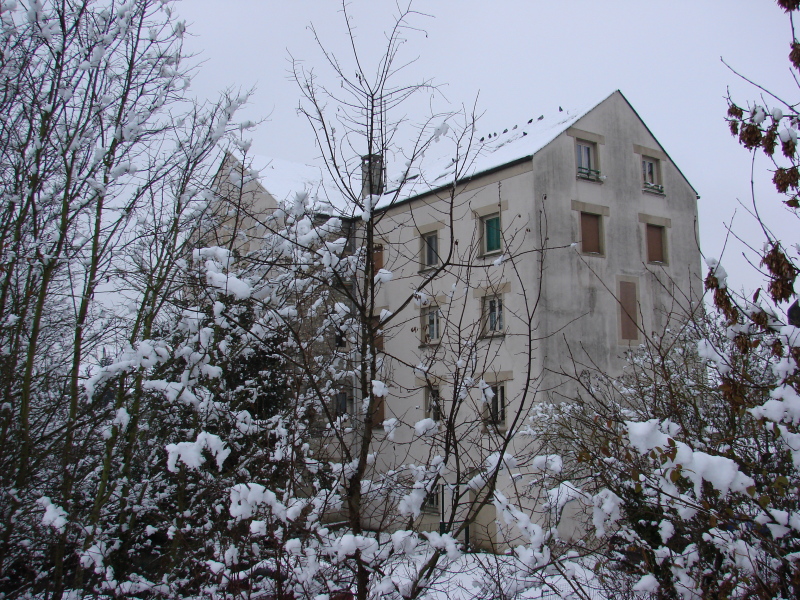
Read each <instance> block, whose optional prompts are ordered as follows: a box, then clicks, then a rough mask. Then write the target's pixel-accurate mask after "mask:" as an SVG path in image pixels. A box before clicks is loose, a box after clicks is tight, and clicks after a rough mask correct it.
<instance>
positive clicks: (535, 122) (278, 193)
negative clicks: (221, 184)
mask: <svg viewBox="0 0 800 600" xmlns="http://www.w3.org/2000/svg"><path fill="white" fill-rule="evenodd" d="M610 95H611V94H609V96H610ZM609 96H606V97H605V98H603V99H602V100H600V101H598V102H593V103H591V104H588V105H586V106H585V107H582V108H579V109H570V108H562V107H561V106H558V105H554V106H553V107H552V108H551V109H548V110H546V111H542V112H539V113H538V114H536V113H533V115H532V116H529V118H526V119H522V120H519V121H517V122H516V123H514V122H511V123H509V124H508V126H507V127H502V128H497V129H488V128H483V127H481V126H480V125H479V126H478V127H477V133H476V135H475V137H474V139H475V141H474V144H475V145H477V151H476V152H473V156H472V157H471V161H470V163H469V164H468V165H467V168H466V169H463V170H462V172H461V173H460V176H459V180H464V179H467V178H471V177H474V176H476V175H479V174H481V173H484V172H487V171H491V170H494V169H497V168H499V167H502V166H503V165H506V164H510V163H513V162H516V161H518V160H520V159H524V158H528V157H532V156H533V155H535V154H536V153H537V152H539V150H541V149H542V148H544V147H545V146H547V145H548V144H549V143H550V142H552V141H553V140H554V139H555V138H556V137H558V136H559V135H560V134H561V133H562V132H564V131H565V130H566V129H568V128H569V127H571V126H572V125H573V124H574V123H575V122H576V121H578V120H579V119H581V118H582V117H583V116H585V115H586V114H587V113H588V112H590V111H591V110H592V109H594V108H595V107H596V106H597V105H598V104H600V103H601V102H603V101H605V100H606V99H607V98H608V97H609ZM441 131H442V130H441V126H440V128H439V133H441ZM452 153H453V145H452V144H450V145H448V143H447V142H446V141H445V140H441V141H436V142H434V143H432V144H430V146H429V148H428V150H426V152H425V154H424V155H423V156H422V157H421V158H422V160H421V161H420V163H419V165H414V167H413V171H410V172H409V173H408V179H407V180H406V183H405V185H404V186H403V189H402V190H400V191H399V192H398V190H397V188H398V185H399V181H400V180H401V178H402V171H403V169H404V167H403V166H402V165H400V164H398V165H393V164H391V162H390V164H388V165H387V169H388V171H389V177H388V181H387V184H386V193H385V194H384V196H383V197H382V198H381V200H380V201H379V202H378V204H377V208H378V209H381V208H386V207H387V206H389V205H392V204H396V203H398V202H401V201H406V200H410V199H412V198H414V197H416V196H420V195H422V194H425V193H427V192H430V191H432V190H435V189H438V188H440V187H443V186H446V185H448V184H451V183H452V182H453V174H454V169H455V163H454V158H453V157H452ZM250 158H251V159H252V168H253V169H254V170H256V171H258V172H259V175H260V181H261V185H262V186H264V188H266V189H267V191H268V192H269V193H270V194H271V195H272V196H273V197H274V198H275V199H276V200H277V201H279V202H280V201H283V200H289V199H291V198H293V197H294V194H295V193H297V192H307V193H308V194H309V196H310V198H311V200H312V201H315V203H316V204H317V205H318V206H320V209H321V210H325V209H326V207H329V206H330V205H331V204H332V205H333V206H334V207H336V208H338V209H339V210H340V211H342V212H344V211H346V207H345V206H339V204H340V203H338V202H337V201H336V198H332V197H330V193H328V194H326V193H325V191H327V192H334V193H335V191H336V186H333V185H330V186H329V185H325V181H326V180H327V179H329V177H330V176H329V175H328V173H327V171H325V170H324V169H323V168H322V167H317V166H312V165H307V164H301V163H294V162H291V161H287V160H283V159H277V158H268V157H264V156H251V157H250ZM393 172H394V173H393ZM351 211H352V207H351Z"/></svg>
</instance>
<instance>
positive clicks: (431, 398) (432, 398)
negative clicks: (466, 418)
mask: <svg viewBox="0 0 800 600" xmlns="http://www.w3.org/2000/svg"><path fill="white" fill-rule="evenodd" d="M425 416H426V417H427V418H429V419H433V420H434V421H441V420H442V407H441V401H440V398H439V388H438V387H436V386H433V385H431V386H428V387H426V388H425Z"/></svg>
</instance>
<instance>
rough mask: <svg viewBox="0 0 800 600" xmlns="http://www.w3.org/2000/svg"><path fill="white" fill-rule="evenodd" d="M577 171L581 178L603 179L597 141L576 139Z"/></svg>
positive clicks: (590, 179)
mask: <svg viewBox="0 0 800 600" xmlns="http://www.w3.org/2000/svg"><path fill="white" fill-rule="evenodd" d="M575 172H576V174H577V176H578V178H579V179H587V180H589V181H601V179H600V161H599V160H598V154H597V143H596V142H592V141H589V140H584V139H581V138H576V139H575Z"/></svg>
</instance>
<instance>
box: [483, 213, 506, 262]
mask: <svg viewBox="0 0 800 600" xmlns="http://www.w3.org/2000/svg"><path fill="white" fill-rule="evenodd" d="M481 224H482V232H481V237H482V242H483V244H482V245H483V248H482V250H483V254H492V253H493V252H500V250H501V249H502V242H503V240H502V235H501V233H502V232H501V229H500V215H499V214H494V215H489V216H488V217H484V218H483V219H482V220H481Z"/></svg>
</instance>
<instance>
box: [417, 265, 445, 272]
mask: <svg viewBox="0 0 800 600" xmlns="http://www.w3.org/2000/svg"><path fill="white" fill-rule="evenodd" d="M439 267H440V265H425V266H423V267H420V268H419V270H418V271H417V272H418V273H420V274H422V273H428V272H430V271H435V270H436V269H438V268H439Z"/></svg>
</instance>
